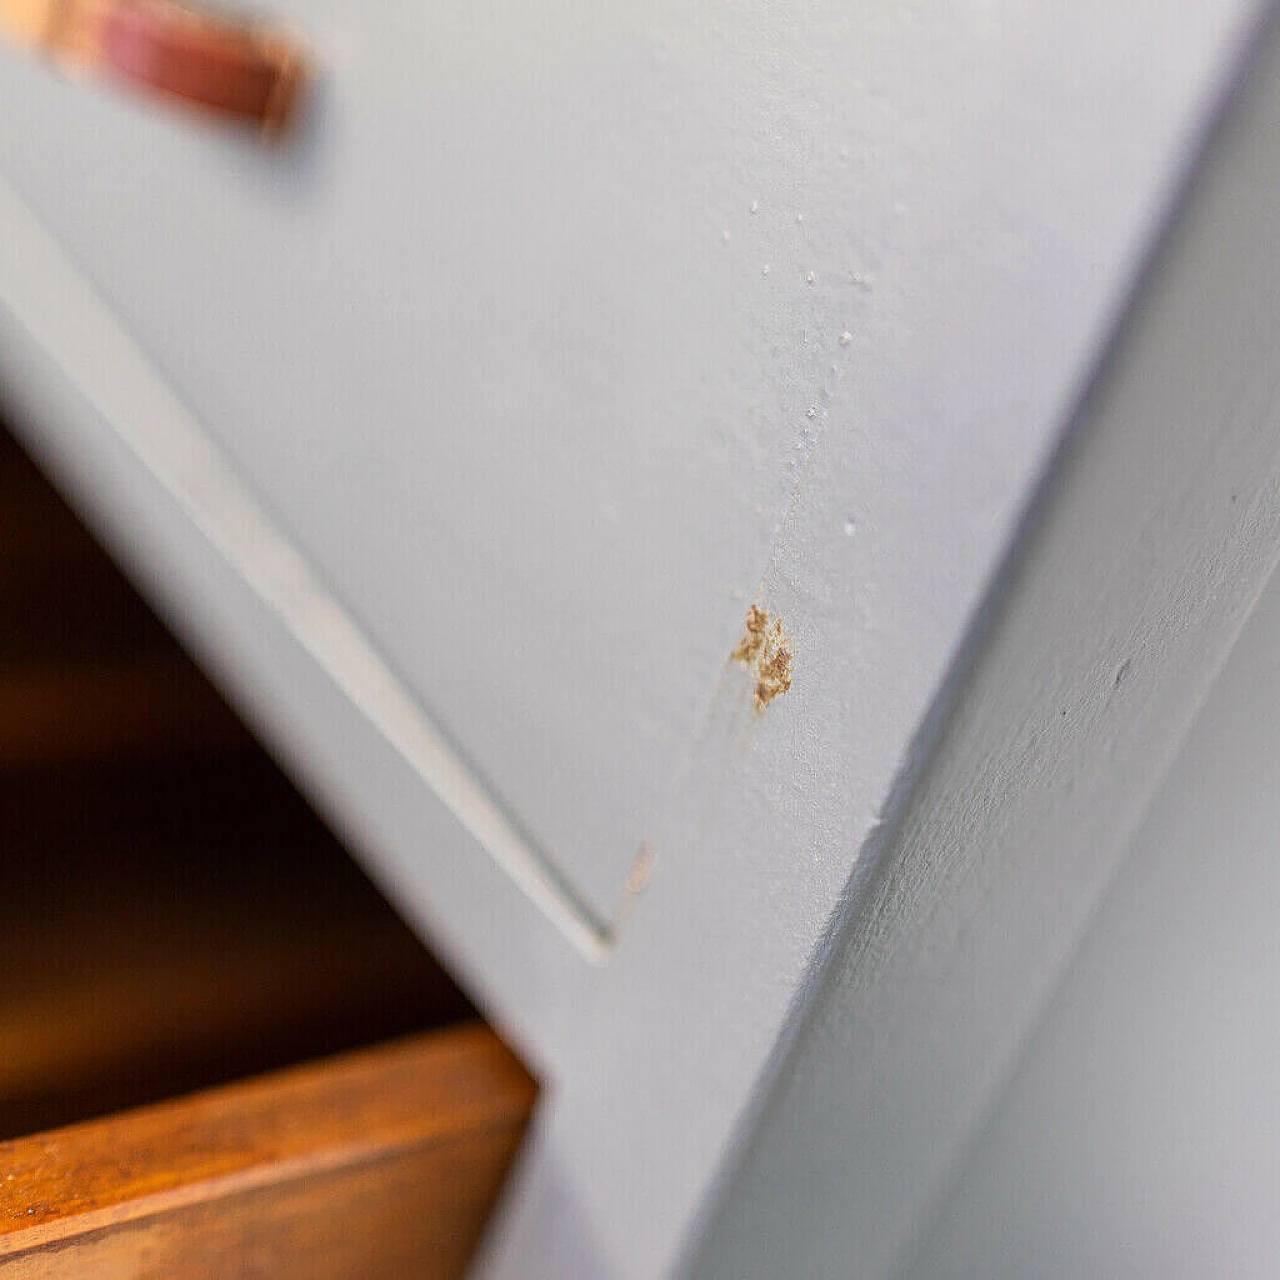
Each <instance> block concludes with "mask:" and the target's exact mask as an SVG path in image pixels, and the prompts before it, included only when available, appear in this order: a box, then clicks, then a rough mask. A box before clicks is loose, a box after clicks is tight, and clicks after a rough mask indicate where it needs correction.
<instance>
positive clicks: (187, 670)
mask: <svg viewBox="0 0 1280 1280" xmlns="http://www.w3.org/2000/svg"><path fill="white" fill-rule="evenodd" d="M0 847H3V851H4V857H3V862H2V863H0V878H2V879H0V1276H3V1277H10V1276H13V1277H18V1276H22V1277H26V1276H32V1277H35V1276H40V1277H54V1276H64V1275H65V1276H88V1275H93V1276H108V1277H111V1276H117V1275H119V1276H130V1277H134V1276H147V1277H150V1276H157V1277H159V1276H188V1275H199V1276H210V1277H213V1276H227V1275H237V1276H258V1275H262V1276H268V1275H270V1276H302V1277H321V1276H323V1277H339V1276H359V1277H381V1276H388V1277H392V1276H394V1277H400V1276H408V1275H415V1276H453V1275H458V1274H460V1273H461V1271H462V1270H463V1269H464V1268H465V1265H466V1261H467V1258H468V1257H469V1255H470V1252H471V1250H472V1248H473V1246H474V1243H475V1240H476V1238H477V1236H478V1233H479V1232H480V1230H481V1227H482V1225H483V1222H484V1220H485V1217H486V1216H487V1213H488V1210H489V1208H490V1206H491V1205H492V1203H493V1200H494V1198H495V1196H496V1194H497V1192H498V1190H499V1188H500V1185H501V1181H502V1178H503V1175H504V1173H505V1171H506V1169H507V1167H508V1165H509V1163H510V1161H511V1159H512V1157H513V1155H514V1153H515V1151H516V1149H517V1147H518V1144H519V1141H520V1138H521V1134H522V1132H523V1129H524V1127H525V1124H526V1121H527V1118H528V1115H529V1111H530V1109H531V1107H532V1104H533V1100H534V1095H535V1088H534V1084H533V1082H532V1081H531V1079H530V1078H529V1076H528V1075H527V1073H526V1072H525V1071H524V1069H523V1067H522V1066H521V1065H520V1064H519V1062H518V1061H517V1060H516V1059H515V1058H514V1057H513V1056H512V1055H511V1053H510V1051H509V1050H507V1049H506V1047H505V1046H504V1045H503V1044H502V1043H501V1042H500V1041H499V1040H498V1038H497V1037H496V1036H495V1035H494V1034H493V1033H492V1032H491V1031H490V1030H489V1029H488V1028H487V1027H485V1026H484V1024H483V1023H482V1022H481V1020H480V1019H479V1018H478V1016H477V1014H476V1012H475V1011H474V1009H472V1008H471V1006H470V1005H469V1004H468V1002H467V1000H466V999H465V997H464V996H463V995H462V993H461V992H460V991H459V990H458V989H457V987H456V986H455V985H454V984H453V982H452V981H451V980H450V979H449V977H448V975H447V974H446V973H445V972H444V971H443V970H442V969H441V968H440V966H439V965H438V964H437V963H436V962H435V960H434V959H433V958H432V957H431V955H430V954H429V953H428V952H427V951H426V949H425V948H424V947H423V946H422V944H421V943H420V942H419V941H418V939H417V938H416V937H415V936H414V934H413V933H412V932H411V931H410V930H409V929H408V928H407V927H406V926H405V925H404V923H403V922H402V921H401V920H400V919H399V918H398V917H397V916H396V914H395V913H394V911H393V910H392V909H391V908H390V907H389V906H388V905H387V903H386V901H385V900H384V899H383V898H382V897H381V895H380V894H378V892H377V891H376V890H375V889H374V888H373V886H372V885H371V884H370V883H369V882H368V880H367V879H366V878H365V877H364V875H363V874H362V873H361V872H360V870H359V869H358V868H357V866H356V865H355V863H354V862H353V861H352V860H351V858H350V857H349V855H348V854H347V852H346V851H345V850H344V849H343V848H342V846H341V845H340V844H339V842H338V841H337V840H336V839H335V838H334V837H333V836H332V835H331V834H330V833H329V832H328V830H327V829H326V828H325V827H324V825H323V824H322V823H321V822H320V821H319V819H318V818H317V817H316V816H315V814H314V813H313V812H312V811H311V809H310V808H309V807H308V806H307V804H306V803H305V802H304V801H303V800H302V799H301V798H300V797H299V796H298V794H297V793H296V792H295V791H294V790H293V788H292V787H291V786H290V785H289V784H288V782H287V781H286V780H285V779H284V777H283V776H282V775H281V774H280V773H279V771H278V770H277V769H276V768H275V767H274V765H273V764H272V763H271V762H270V760H269V759H268V758H267V757H266V756H265V754H264V753H263V752H262V750H261V749H260V748H259V746H258V745H257V744H256V743H255V742H254V740H253V739H252V738H251V736H250V735H249V734H248V733H247V732H246V731H245V730H244V729H243V728H242V727H241V726H240V724H239V723H238V722H237V720H236V719H235V717H234V716H233V715H232V713H231V712H230V710H229V709H228V708H227V707H226V705H225V704H224V703H223V702H222V700H221V699H220V698H219V696H218V695H217V693H216V692H215V691H214V690H213V688H212V687H211V686H210V685H209V684H208V683H207V682H206V681H205V680H204V678H203V677H202V676H201V675H200V673H199V672H198V671H197V670H196V668H195V667H194V666H193V665H192V664H191V663H190V661H189V660H188V659H187V658H186V657H185V655H184V654H183V653H182V652H181V650H180V649H179V648H178V646H177V645H176V643H175V642H174V641H173V640H172V639H171V638H170V637H169V635H168V634H167V633H166V632H165V630H164V628H163V627H161V626H160V624H159V623H158V622H157V621H156V619H155V618H154V617H153V616H152V615H151V613H150V612H149V611H148V610H147V609H146V607H145V606H144V605H143V603H142V602H141V601H140V600H139V599H138V597H137V596H136V595H135V594H134V593H133V591H132V590H131V589H130V588H129V587H128V585H127V584H126V583H125V582H124V580H123V579H122V578H121V576H120V575H119V573H118V572H117V571H116V570H115V568H114V566H112V565H111V564H110V562H109V561H108V560H107V558H106V557H105V555H104V554H103V553H102V552H101V551H100V550H99V549H98V548H97V546H96V545H95V544H94V543H93V541H92V540H91V539H90V538H89V536H88V535H87V534H86V533H85V532H84V531H83V529H82V528H81V527H80V526H79V524H78V523H77V521H76V520H75V518H74V516H73V515H72V514H71V513H70V512H69V511H68V510H67V509H66V508H65V507H64V506H63V505H62V503H61V502H60V501H59V500H58V499H57V497H56V496H55V495H54V494H53V493H52V491H51V490H50V489H49V488H48V486H47V485H46V484H45V483H44V481H43V480H42V479H41V477H40V476H39V475H38V473H37V472H36V470H35V468H34V467H32V466H31V464H30V463H29V462H28V461H27V460H26V458H25V457H24V456H23V455H22V454H21V453H20V452H19V450H18V449H17V448H16V446H15V445H14V444H13V443H12V442H11V441H10V440H9V438H8V437H7V436H6V435H4V433H3V430H2V429H0Z"/></svg>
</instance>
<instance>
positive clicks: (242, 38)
mask: <svg viewBox="0 0 1280 1280" xmlns="http://www.w3.org/2000/svg"><path fill="white" fill-rule="evenodd" d="M0 12H2V13H3V16H4V18H5V20H6V23H7V25H8V27H9V28H10V30H11V31H12V32H13V33H14V34H15V35H16V36H17V37H18V38H19V39H20V40H22V41H23V42H24V43H25V44H27V45H29V46H32V47H34V48H38V49H42V50H44V51H45V52H47V53H49V54H50V55H52V56H53V57H54V58H56V59H58V60H59V61H63V62H68V63H73V64H77V65H79V66H88V67H93V68H97V69H99V70H101V71H103V72H105V73H107V74H109V75H111V76H113V77H115V78H117V79H122V80H125V81H127V82H128V83H130V84H132V85H136V86H138V87H140V88H142V89H144V90H146V91H148V92H150V93H153V94H156V95H159V96H161V97H164V98H168V99H170V100H172V101H175V102H178V103H183V104H186V105H189V106H193V107H196V108H199V109H201V110H204V111H206V112H211V113H214V114H216V115H219V116H223V117H226V118H229V119H234V120H238V121H242V122H244V123H247V124H252V125H256V126H257V127H258V128H259V129H261V130H262V131H263V132H264V133H265V134H268V135H273V136H274V135H277V134H279V133H280V132H281V131H282V130H283V129H284V128H285V127H286V126H287V125H288V123H289V121H290V119H291V118H292V116H293V114H294V112H295V109H296V107H297V104H298V101H299V98H300V90H301V87H302V84H303V81H304V78H305V74H304V73H305V59H304V57H303V55H302V53H301V50H300V49H299V48H298V47H297V45H296V43H295V42H294V41H293V40H292V39H291V38H290V37H288V36H286V35H285V34H283V33H281V32H279V31H277V30H274V29H272V28H269V27H266V26H264V25H263V24H261V23H258V22H256V21H254V20H251V19H237V18H233V17H229V16H224V15H222V14H215V13H211V12H207V11H199V10H196V9H190V8H186V7H185V6H184V5H180V4H176V3H174V2H173V0H0Z"/></svg>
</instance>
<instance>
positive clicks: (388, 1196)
mask: <svg viewBox="0 0 1280 1280" xmlns="http://www.w3.org/2000/svg"><path fill="white" fill-rule="evenodd" d="M533 1097H534V1089H533V1085H532V1082H531V1081H530V1079H529V1077H528V1076H527V1074H526V1073H525V1072H524V1070H523V1068H522V1067H521V1066H520V1065H519V1063H517V1062H516V1060H515V1059H514V1058H513V1057H512V1056H511V1054H510V1053H509V1051H508V1050H506V1049H505V1048H504V1047H503V1046H502V1045H501V1043H500V1042H499V1041H498V1040H497V1038H496V1037H495V1036H494V1035H493V1034H492V1033H491V1032H489V1031H488V1030H487V1029H485V1028H483V1027H478V1026H466V1027H460V1028H454V1029H451V1030H445V1031H438V1032H429V1033H426V1034H425V1035H422V1036H418V1037H415V1038H412V1039H409V1040H406V1041H403V1042H399V1043H394V1044H391V1045H386V1046H382V1047H379V1048H375V1049H371V1050H366V1051H363V1052H357V1053H353V1054H350V1055H348V1056H346V1057H344V1058H342V1059H339V1060H326V1061H323V1062H320V1063H317V1064H313V1065H308V1066H303V1067H298V1068H294V1069H292V1070H288V1071H284V1072H281V1073H278V1074H276V1075H273V1076H270V1077H266V1078H259V1079H257V1080H253V1081H250V1082H247V1083H241V1084H233V1085H229V1086H226V1087H223V1088H219V1089H214V1090H211V1091H209V1092H207V1093H204V1094H199V1095H196V1096H193V1097H189V1098H185V1099H180V1100H178V1101H174V1102H167V1103H160V1104H157V1105H155V1106H150V1107H145V1108H141V1109H139V1110H137V1111H133V1112H129V1113H125V1114H122V1115H117V1116H113V1117H109V1118H107V1119H104V1120H97V1121H90V1122H87V1123H84V1124H80V1125H73V1126H71V1127H68V1128H65V1129H61V1130H55V1131H52V1132H48V1133H44V1134H37V1135H34V1136H31V1137H27V1138H21V1139H17V1140H15V1141H11V1142H8V1143H4V1144H0V1168H2V1169H3V1170H4V1171H5V1172H4V1175H3V1179H2V1180H0V1276H4V1277H5V1278H6V1280H20V1278H21V1280H28V1278H29V1280H35V1278H36V1277H40V1278H41V1280H44V1278H45V1277H55V1276H56V1277H62V1276H68V1277H70V1276H95V1277H115V1276H130V1277H139V1278H141V1277H161V1276H165V1277H169V1276H183V1277H195V1276H199V1277H210V1278H212V1277H215V1276H219V1277H221V1276H228V1275H237V1276H259V1275H261V1276H279V1275H288V1276H290V1277H299V1278H306V1280H313V1278H314V1280H319V1278H320V1277H332V1278H333V1280H337V1278H338V1277H353V1276H360V1277H365V1278H367V1280H377V1278H378V1277H388V1278H389V1280H390V1278H391V1277H405V1276H410V1275H413V1276H421V1277H428V1278H431V1277H451V1276H456V1275H458V1274H460V1272H461V1271H462V1269H463V1267H464V1266H465V1264H466V1261H467V1258H468V1257H469V1255H470V1252H471V1249H472V1246H473V1244H474V1242H475V1238H476V1236H477V1234H478V1232H479V1230H480V1228H481V1226H482V1224H483V1222H484V1219H485V1216H486V1215H487V1212H488V1209H489V1207H490V1204H491V1202H492V1200H493V1197H494V1196H495V1194H496V1192H497V1190H498V1187H499V1185H500V1183H501V1178H502V1175H503V1173H504V1172H505V1170H506V1166H507V1164H508V1163H509V1161H510V1159H511V1158H512V1156H513V1154H514V1152H515V1150H516V1147H517V1144H518V1142H519V1139H520V1136H521V1133H522V1131H523V1129H524V1125H525V1122H526V1119H527V1116H528V1113H529V1110H530V1107H531V1105H532V1102H533Z"/></svg>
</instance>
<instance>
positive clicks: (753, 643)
mask: <svg viewBox="0 0 1280 1280" xmlns="http://www.w3.org/2000/svg"><path fill="white" fill-rule="evenodd" d="M791 656H792V655H791V637H790V636H788V635H787V632H786V629H785V628H784V627H783V625H782V619H781V618H774V617H772V616H771V615H770V613H769V611H768V610H767V609H762V608H760V606H759V605H756V604H753V605H752V606H751V607H750V608H749V609H748V610H747V622H746V630H745V632H744V633H743V637H742V641H741V642H740V643H739V645H738V647H737V648H736V649H735V650H734V651H733V654H732V657H733V660H734V661H735V662H741V663H742V664H743V665H744V666H746V667H750V668H752V669H753V670H754V671H755V676H756V690H755V704H756V710H757V711H763V710H764V709H765V707H767V706H768V705H769V703H771V702H772V701H773V700H774V698H776V697H777V696H778V695H779V694H783V693H786V691H787V690H788V689H790V688H791Z"/></svg>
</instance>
